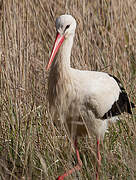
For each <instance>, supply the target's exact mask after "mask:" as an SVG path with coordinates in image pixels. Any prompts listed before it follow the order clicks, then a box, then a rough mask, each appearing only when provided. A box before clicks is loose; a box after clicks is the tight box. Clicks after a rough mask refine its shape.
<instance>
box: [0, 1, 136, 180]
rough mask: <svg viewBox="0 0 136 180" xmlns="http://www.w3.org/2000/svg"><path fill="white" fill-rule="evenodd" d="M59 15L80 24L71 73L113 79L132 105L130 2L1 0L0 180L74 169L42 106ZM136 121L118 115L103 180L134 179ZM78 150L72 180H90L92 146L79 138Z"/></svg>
mask: <svg viewBox="0 0 136 180" xmlns="http://www.w3.org/2000/svg"><path fill="white" fill-rule="evenodd" d="M64 13H70V14H71V15H73V16H74V17H75V19H76V20H77V30H76V36H75V40H74V46H73V50H72V57H71V64H72V66H73V67H76V68H79V69H88V70H97V71H105V72H108V73H110V74H114V75H115V76H117V77H118V78H119V79H120V80H121V82H122V83H123V85H124V87H125V89H126V90H127V92H128V94H129V98H130V99H131V100H132V101H134V103H135V104H136V53H135V52H136V49H135V47H136V36H135V28H136V23H135V22H136V3H135V1H133V0H132V1H130V0H126V1H123V0H122V1H119V0H117V1H114V0H96V1H87V0H82V1H81V0H77V1H59V0H57V1H48V0H46V1H45V0H36V1H33V0H29V1H28V0H5V1H2V0H1V1H0V14H1V16H0V39H1V41H0V179H2V180H7V179H9V180H14V179H15V180H16V179H21V180H24V179H27V180H29V179H33V180H37V179H38V180H39V179H41V180H42V179H49V180H55V179H56V178H57V176H58V175H60V174H62V173H63V172H64V171H65V170H67V169H69V168H72V167H73V166H74V165H75V164H76V162H77V160H76V158H75V153H74V151H73V148H71V142H70V141H69V138H68V137H67V136H66V135H65V129H63V127H56V126H55V125H54V124H53V122H52V119H51V118H50V117H49V114H48V101H47V99H46V95H47V80H48V72H46V70H45V66H46V65H47V62H48V59H49V55H50V52H51V48H52V45H53V41H54V39H55V33H56V31H55V19H56V17H58V16H59V15H61V14H64ZM135 113H136V111H135V110H134V111H133V116H129V115H126V114H124V115H122V116H121V117H120V121H118V122H117V123H116V124H115V125H114V126H111V127H110V129H109V132H108V133H106V135H105V139H104V145H103V147H102V148H101V154H102V168H101V172H100V177H101V180H109V179H112V180H114V179H116V180H117V179H125V180H134V179H136V116H135ZM79 150H80V154H81V158H82V161H83V169H82V170H81V171H80V172H78V173H76V174H73V175H72V176H71V179H72V180H73V179H80V180H82V179H83V180H84V179H88V180H91V179H92V180H93V179H95V168H96V142H95V138H94V137H92V138H91V139H88V138H87V137H84V138H81V139H80V141H79ZM67 179H68V178H67ZM69 179H70V178H69Z"/></svg>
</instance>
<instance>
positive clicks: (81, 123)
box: [47, 15, 134, 179]
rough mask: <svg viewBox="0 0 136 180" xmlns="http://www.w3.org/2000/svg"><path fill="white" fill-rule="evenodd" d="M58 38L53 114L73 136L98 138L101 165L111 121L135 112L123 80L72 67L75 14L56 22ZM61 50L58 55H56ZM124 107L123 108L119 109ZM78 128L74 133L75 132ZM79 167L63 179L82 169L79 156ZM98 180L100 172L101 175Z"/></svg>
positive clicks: (50, 94) (52, 77)
mask: <svg viewBox="0 0 136 180" xmlns="http://www.w3.org/2000/svg"><path fill="white" fill-rule="evenodd" d="M56 29H57V36H56V41H55V44H54V47H53V50H52V53H51V57H50V60H49V63H48V66H47V69H48V68H49V67H50V65H51V63H52V66H51V70H50V74H49V82H48V99H49V106H50V113H51V114H52V115H54V117H55V118H56V114H57V115H58V117H59V119H60V120H61V121H62V122H63V123H65V124H67V127H68V128H69V132H70V135H71V136H72V138H73V139H74V137H78V136H83V135H85V134H86V133H89V134H92V133H93V134H95V135H96V136H97V155H98V164H99V165H100V159H101V157H100V152H99V141H100V140H102V139H103V137H104V134H105V132H106V130H107V128H108V122H109V121H114V120H116V119H117V115H119V114H121V113H122V112H128V113H130V114H131V113H132V112H131V106H132V107H133V106H134V104H133V103H131V105H130V103H129V100H128V97H127V94H126V92H125V90H124V88H123V87H122V85H121V84H120V81H119V80H118V79H117V78H115V77H113V76H111V75H109V74H107V73H104V72H96V71H80V70H77V69H74V68H72V67H71V66H70V55H71V49H72V45H73V38H74V34H75V29H76V21H75V19H74V18H73V17H72V16H71V15H62V16H60V17H59V18H57V20H56ZM57 51H58V56H57V57H56V53H57ZM118 105H119V106H120V105H121V106H120V107H119V106H118ZM72 129H74V130H72ZM75 148H76V150H77V151H76V152H77V158H78V161H79V163H78V165H77V167H76V168H74V169H72V171H71V170H70V171H69V172H68V173H65V174H64V175H62V176H60V179H63V178H64V177H65V176H68V175H69V174H71V173H72V172H73V171H74V170H76V169H78V170H79V168H80V166H81V164H82V163H81V161H80V158H79V156H78V149H77V145H76V146H75ZM97 179H98V172H97Z"/></svg>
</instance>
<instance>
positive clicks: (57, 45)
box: [46, 33, 64, 70]
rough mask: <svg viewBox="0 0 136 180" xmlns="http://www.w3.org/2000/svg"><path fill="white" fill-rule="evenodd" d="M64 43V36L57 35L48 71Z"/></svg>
mask: <svg viewBox="0 0 136 180" xmlns="http://www.w3.org/2000/svg"><path fill="white" fill-rule="evenodd" d="M63 41H64V35H63V36H62V35H60V34H59V33H57V35H56V39H55V43H54V46H53V49H52V52H51V56H50V59H49V62H48V65H47V67H46V70H48V69H49V68H50V66H51V63H52V62H53V59H54V57H55V55H56V53H57V51H58V50H59V48H60V46H61V45H62V43H63Z"/></svg>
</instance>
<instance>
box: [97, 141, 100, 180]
mask: <svg viewBox="0 0 136 180" xmlns="http://www.w3.org/2000/svg"><path fill="white" fill-rule="evenodd" d="M97 162H98V163H97V168H96V180H99V171H100V166H101V154H100V140H99V138H98V139H97Z"/></svg>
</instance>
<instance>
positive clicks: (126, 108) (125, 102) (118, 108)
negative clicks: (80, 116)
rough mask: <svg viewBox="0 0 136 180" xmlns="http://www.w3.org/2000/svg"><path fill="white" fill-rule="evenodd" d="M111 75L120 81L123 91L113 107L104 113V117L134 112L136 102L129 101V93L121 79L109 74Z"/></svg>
mask: <svg viewBox="0 0 136 180" xmlns="http://www.w3.org/2000/svg"><path fill="white" fill-rule="evenodd" d="M109 76H111V77H112V78H114V79H115V80H116V82H117V83H118V86H119V87H120V89H121V92H120V94H119V98H118V100H117V101H116V102H115V103H114V104H113V105H112V107H111V109H110V110H109V111H108V112H106V113H105V114H104V116H103V117H102V119H107V118H109V117H113V116H117V115H120V114H121V113H123V112H127V113H129V114H132V111H131V108H134V107H135V105H134V103H132V102H129V99H128V96H127V93H126V91H125V89H124V87H123V86H122V84H121V82H120V80H119V79H118V78H116V77H115V76H112V75H110V74H109Z"/></svg>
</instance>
